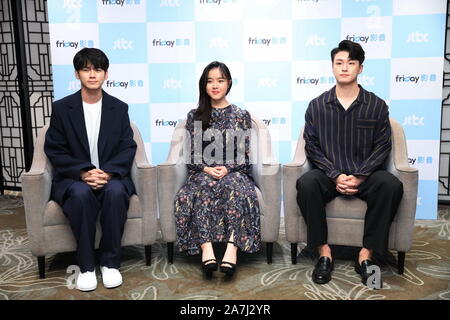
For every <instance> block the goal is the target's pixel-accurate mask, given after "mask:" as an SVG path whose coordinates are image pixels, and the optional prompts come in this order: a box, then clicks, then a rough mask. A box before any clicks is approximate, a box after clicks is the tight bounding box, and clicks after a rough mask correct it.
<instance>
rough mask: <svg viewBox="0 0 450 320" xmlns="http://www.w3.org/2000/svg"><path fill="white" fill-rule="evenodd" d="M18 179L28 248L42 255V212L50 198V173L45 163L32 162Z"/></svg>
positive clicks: (34, 253) (35, 253)
mask: <svg viewBox="0 0 450 320" xmlns="http://www.w3.org/2000/svg"><path fill="white" fill-rule="evenodd" d="M41 164H42V163H41ZM20 180H21V183H22V195H23V202H24V208H25V220H26V224H27V232H28V237H29V239H30V241H29V243H30V250H31V252H32V253H33V255H35V256H43V255H45V253H44V250H43V246H44V212H45V208H46V207H47V204H48V201H49V199H50V192H51V187H52V174H51V171H49V170H48V168H46V166H45V165H44V166H43V167H39V166H37V165H35V163H33V166H32V168H31V170H30V171H29V172H25V173H23V174H22V176H21V178H20Z"/></svg>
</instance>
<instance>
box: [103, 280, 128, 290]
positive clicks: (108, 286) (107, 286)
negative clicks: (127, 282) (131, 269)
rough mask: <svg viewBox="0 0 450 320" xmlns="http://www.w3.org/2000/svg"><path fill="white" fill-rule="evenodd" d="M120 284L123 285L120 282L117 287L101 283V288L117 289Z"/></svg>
mask: <svg viewBox="0 0 450 320" xmlns="http://www.w3.org/2000/svg"><path fill="white" fill-rule="evenodd" d="M122 283H123V281H121V282H120V283H119V284H117V285H106V284H104V283H103V286H104V287H105V288H106V289H113V288H117V287H119V286H121V285H122Z"/></svg>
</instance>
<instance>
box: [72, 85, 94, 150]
mask: <svg viewBox="0 0 450 320" xmlns="http://www.w3.org/2000/svg"><path fill="white" fill-rule="evenodd" d="M69 110H70V111H69V112H70V117H69V119H70V121H71V122H72V126H73V129H74V130H75V132H76V135H77V137H78V138H79V139H80V142H81V145H82V146H83V149H84V151H85V152H86V154H87V155H88V159H90V152H89V141H88V137H87V132H86V123H85V120H84V111H83V101H82V99H81V90H80V91H78V92H77V93H75V94H74V95H73V99H72V100H71V101H70V104H69Z"/></svg>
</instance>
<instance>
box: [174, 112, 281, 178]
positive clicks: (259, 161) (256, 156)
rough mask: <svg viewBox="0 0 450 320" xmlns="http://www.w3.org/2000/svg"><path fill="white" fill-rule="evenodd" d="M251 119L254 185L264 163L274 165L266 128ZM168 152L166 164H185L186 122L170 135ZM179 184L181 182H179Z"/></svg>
mask: <svg viewBox="0 0 450 320" xmlns="http://www.w3.org/2000/svg"><path fill="white" fill-rule="evenodd" d="M251 118H252V129H251V137H250V163H251V164H252V176H253V177H254V179H255V182H256V184H257V185H258V184H259V181H258V177H259V176H260V172H261V170H262V166H263V164H264V163H267V164H273V163H276V160H275V158H274V157H273V155H272V144H271V139H270V133H269V129H268V128H267V126H266V125H265V124H264V122H262V121H261V120H260V119H258V118H257V117H255V116H253V115H252V116H251ZM170 143H171V145H170V151H169V154H168V156H167V160H166V163H187V159H188V154H187V153H188V152H190V147H191V146H190V143H191V142H190V136H189V133H188V132H187V130H186V120H183V121H181V122H180V123H179V124H178V125H177V126H176V127H175V130H174V132H173V134H172V140H171V142H170ZM189 156H190V155H189ZM180 183H181V181H180Z"/></svg>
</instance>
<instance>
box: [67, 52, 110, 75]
mask: <svg viewBox="0 0 450 320" xmlns="http://www.w3.org/2000/svg"><path fill="white" fill-rule="evenodd" d="M88 64H92V65H93V66H94V68H100V69H103V70H104V71H105V72H106V71H108V68H109V60H108V57H107V56H106V54H105V53H104V52H103V51H102V50H100V49H97V48H83V49H81V50H80V51H78V52H77V53H76V54H75V57H73V67H74V68H75V70H76V71H80V70H81V69H83V68H84V67H86V66H87V65H88Z"/></svg>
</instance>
